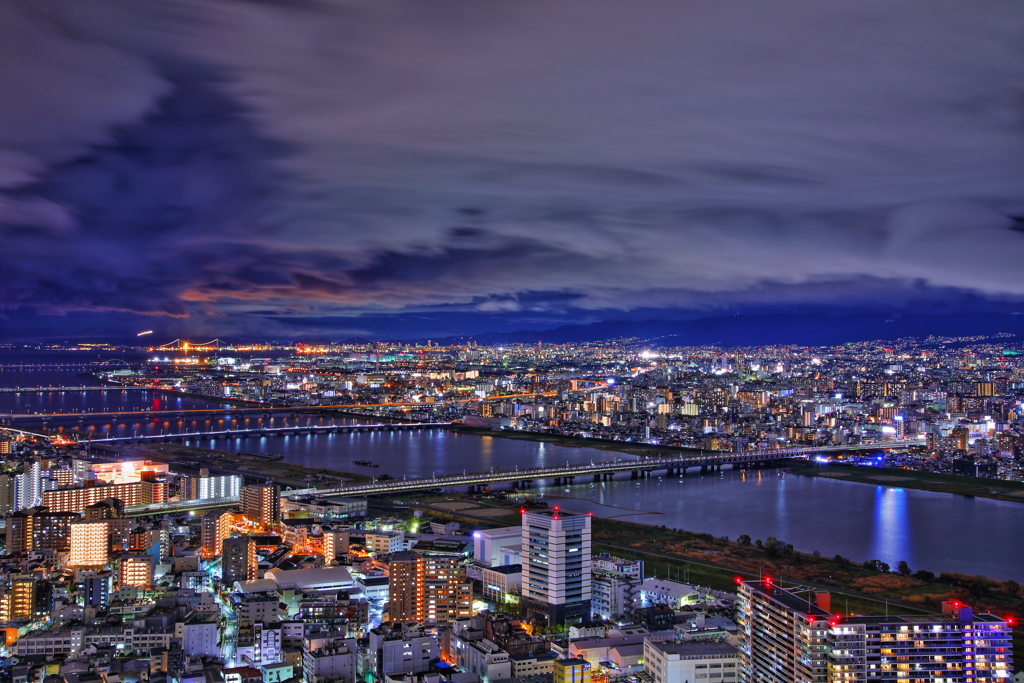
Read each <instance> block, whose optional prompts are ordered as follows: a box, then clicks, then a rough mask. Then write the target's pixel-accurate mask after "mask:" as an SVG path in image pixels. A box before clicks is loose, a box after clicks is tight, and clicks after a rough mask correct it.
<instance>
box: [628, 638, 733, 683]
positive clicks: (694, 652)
mask: <svg viewBox="0 0 1024 683" xmlns="http://www.w3.org/2000/svg"><path fill="white" fill-rule="evenodd" d="M644 671H646V672H647V673H648V674H650V676H651V678H653V679H654V683H687V682H688V681H689V682H691V683H696V681H698V680H703V679H707V681H708V683H710V682H711V681H718V682H720V683H737V681H740V680H741V679H740V677H739V673H740V652H739V650H738V649H736V648H735V647H733V646H732V645H730V644H728V643H726V642H713V641H707V642H700V641H686V642H667V643H659V642H656V641H653V640H645V641H644Z"/></svg>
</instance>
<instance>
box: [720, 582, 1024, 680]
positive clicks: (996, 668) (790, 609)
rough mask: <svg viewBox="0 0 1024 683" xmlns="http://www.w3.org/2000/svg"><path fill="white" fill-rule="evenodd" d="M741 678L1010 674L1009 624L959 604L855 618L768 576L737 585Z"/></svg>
mask: <svg viewBox="0 0 1024 683" xmlns="http://www.w3.org/2000/svg"><path fill="white" fill-rule="evenodd" d="M738 621H739V625H740V630H741V634H742V636H743V638H744V640H745V644H744V646H743V647H742V648H741V671H742V675H741V678H743V677H745V678H746V680H750V681H755V680H756V681H765V683H847V682H851V681H869V682H870V681H886V680H894V681H896V680H902V681H922V682H924V681H929V682H931V681H934V682H935V683H938V682H939V681H942V683H981V682H983V681H990V680H1006V679H1007V678H1009V676H1010V675H1011V673H1010V672H1011V671H1012V664H1013V646H1012V640H1011V628H1010V626H1009V624H1007V622H1006V621H1005V620H1004V619H1001V618H999V617H996V616H994V615H991V614H981V615H975V614H974V613H973V610H971V608H969V607H967V606H966V605H963V604H962V603H959V602H945V603H943V613H942V615H921V616H885V617H860V616H840V615H836V614H833V613H832V612H831V611H830V598H829V595H828V593H817V594H814V601H813V602H808V601H807V600H805V599H803V598H802V597H799V596H797V595H795V594H794V593H792V592H791V591H788V590H786V589H784V588H781V587H779V586H778V585H776V584H775V583H774V582H773V581H772V580H770V579H765V580H764V581H745V582H742V583H741V584H740V590H739V619H738Z"/></svg>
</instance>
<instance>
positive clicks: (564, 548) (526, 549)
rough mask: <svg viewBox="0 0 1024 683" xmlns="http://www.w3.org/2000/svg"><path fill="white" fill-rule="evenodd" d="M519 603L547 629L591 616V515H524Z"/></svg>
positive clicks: (535, 513) (533, 513) (555, 511)
mask: <svg viewBox="0 0 1024 683" xmlns="http://www.w3.org/2000/svg"><path fill="white" fill-rule="evenodd" d="M522 565H523V603H524V605H525V606H526V611H527V617H528V618H538V617H539V618H541V619H543V620H546V621H547V623H548V624H549V625H554V624H565V623H572V622H575V621H578V620H579V619H589V618H590V516H589V515H576V514H570V513H565V512H560V511H559V509H558V508H557V507H555V508H554V509H553V510H545V511H543V512H524V513H523V526H522Z"/></svg>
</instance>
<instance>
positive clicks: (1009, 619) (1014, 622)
mask: <svg viewBox="0 0 1024 683" xmlns="http://www.w3.org/2000/svg"><path fill="white" fill-rule="evenodd" d="M1006 625H1007V626H1016V625H1017V620H1016V619H1014V618H1013V617H1006Z"/></svg>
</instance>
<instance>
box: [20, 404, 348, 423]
mask: <svg viewBox="0 0 1024 683" xmlns="http://www.w3.org/2000/svg"><path fill="white" fill-rule="evenodd" d="M353 407H354V406H353ZM318 408H322V406H290V407H287V408H277V407H272V406H266V405H263V406H260V405H257V406H251V407H249V406H246V407H240V408H217V407H216V406H211V407H209V408H176V409H173V410H108V411H101V412H81V413H13V414H12V413H7V414H0V424H12V425H13V424H15V423H19V422H20V423H24V422H42V423H43V424H48V423H50V422H61V421H64V422H66V421H69V420H77V421H79V422H84V421H86V420H102V419H119V418H140V419H143V420H149V419H151V418H160V417H174V418H179V419H184V418H186V417H211V418H212V417H214V416H216V415H257V414H258V415H270V414H271V413H294V412H298V411H304V412H307V411H313V410H316V409H318Z"/></svg>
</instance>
